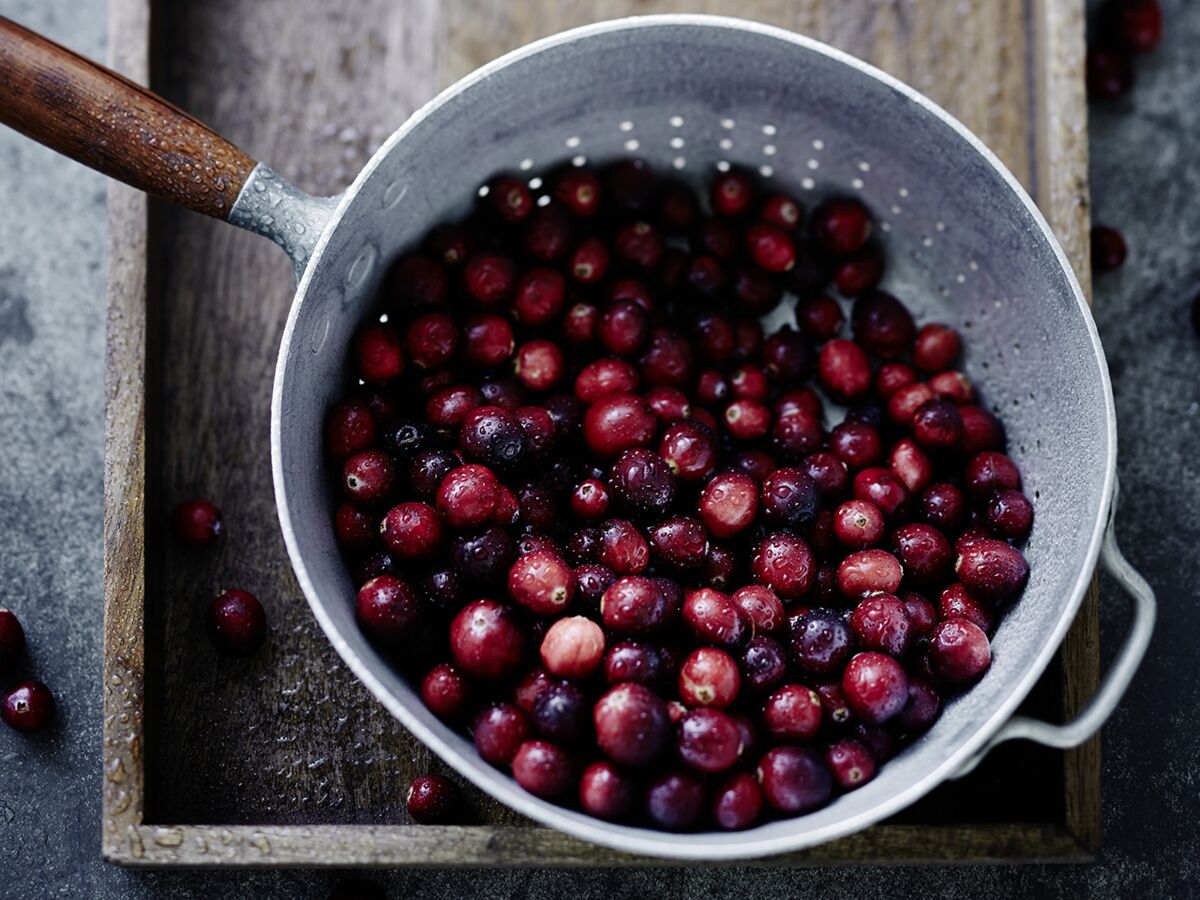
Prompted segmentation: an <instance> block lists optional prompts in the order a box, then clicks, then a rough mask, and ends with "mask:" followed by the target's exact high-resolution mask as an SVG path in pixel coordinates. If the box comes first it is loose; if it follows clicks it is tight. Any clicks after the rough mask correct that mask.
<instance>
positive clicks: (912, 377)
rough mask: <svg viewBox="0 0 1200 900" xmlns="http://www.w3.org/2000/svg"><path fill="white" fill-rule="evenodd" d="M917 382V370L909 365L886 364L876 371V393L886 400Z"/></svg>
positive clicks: (900, 363) (898, 363) (899, 363)
mask: <svg viewBox="0 0 1200 900" xmlns="http://www.w3.org/2000/svg"><path fill="white" fill-rule="evenodd" d="M916 381H917V373H916V370H914V369H913V367H912V366H910V365H909V364H908V363H902V362H886V363H884V364H883V365H882V366H880V367H879V368H878V369H877V370H876V371H875V393H877V394H878V395H879V396H880V397H882V398H883V399H884V400H890V399H891V398H892V395H893V394H895V393H896V392H897V391H898V390H900V389H901V388H904V387H908V386H909V385H910V384H915V383H916Z"/></svg>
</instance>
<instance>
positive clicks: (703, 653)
mask: <svg viewBox="0 0 1200 900" xmlns="http://www.w3.org/2000/svg"><path fill="white" fill-rule="evenodd" d="M741 683H742V678H741V674H740V673H739V672H738V666H737V663H736V662H734V660H733V657H732V656H730V655H729V654H728V653H726V652H725V651H724V650H718V649H716V648H715V647H700V648H699V649H697V650H693V651H692V652H691V654H689V655H688V657H687V658H686V659H685V660H684V661H683V664H682V665H681V666H680V667H679V698H680V699H681V700H682V701H683V702H684V703H686V704H687V705H688V706H712V707H715V708H716V709H725V708H726V707H728V706H729V705H730V704H731V703H733V701H734V700H735V699H736V698H737V695H738V691H739V690H740V689H741Z"/></svg>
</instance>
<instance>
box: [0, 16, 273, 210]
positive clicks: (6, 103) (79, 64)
mask: <svg viewBox="0 0 1200 900" xmlns="http://www.w3.org/2000/svg"><path fill="white" fill-rule="evenodd" d="M0 122H3V123H4V124H5V125H9V126H11V127H13V128H15V129H16V130H17V131H20V132H21V133H22V134H25V135H28V136H29V137H31V138H33V139H34V140H35V141H37V142H39V143H41V144H45V145H46V146H47V147H50V148H52V149H54V150H57V151H58V152H59V153H62V154H65V155H66V156H69V157H71V158H72V159H74V160H78V161H79V162H81V163H83V164H84V165H86V166H91V167H92V168H93V169H96V170H98V171H100V172H103V173H104V174H105V175H109V176H111V177H113V178H116V179H119V180H120V181H123V182H125V183H126V184H128V185H131V186H133V187H135V188H137V189H138V190H142V191H146V192H147V193H150V194H155V195H157V196H159V197H163V198H165V199H167V200H170V201H171V202H172V203H178V204H179V205H181V206H186V207H188V208H189V209H194V210H196V212H202V213H204V214H206V215H209V216H215V217H216V218H218V219H224V218H226V217H228V215H229V210H230V209H231V208H232V207H233V203H234V201H235V200H236V199H237V196H238V193H239V192H240V191H241V189H242V185H243V184H245V183H246V179H247V178H248V177H249V175H250V172H251V170H252V169H253V168H254V165H255V164H254V160H252V159H251V158H250V157H248V156H247V155H246V154H245V153H243V152H242V151H241V150H239V149H238V148H237V147H235V146H234V145H233V144H231V143H229V142H228V141H227V140H225V139H224V138H222V137H221V136H220V135H218V134H216V133H215V132H214V131H212V130H211V129H209V128H208V126H206V125H204V124H202V123H200V122H197V121H196V120H195V119H193V118H192V117H191V116H189V115H188V114H187V113H185V112H183V111H182V110H179V109H177V108H175V107H174V106H172V105H171V104H170V103H168V102H167V101H165V100H163V99H162V98H161V97H158V96H156V95H154V94H152V93H151V92H150V91H148V90H146V89H145V88H143V87H141V86H140V85H136V84H134V83H133V82H131V81H129V80H128V79H126V78H123V77H122V76H120V75H118V74H117V73H116V72H113V71H110V70H109V69H106V68H104V67H103V66H100V65H97V64H96V63H94V62H92V61H91V60H87V59H84V58H83V57H82V56H79V55H78V54H76V53H72V52H71V51H70V50H67V49H66V48H65V47H60V46H59V45H58V44H55V43H54V42H52V41H48V40H46V38H44V37H42V36H41V35H38V34H34V33H33V32H32V31H29V30H27V29H25V28H22V27H21V26H20V25H18V24H16V23H15V22H12V21H10V20H8V19H6V18H4V17H3V16H0Z"/></svg>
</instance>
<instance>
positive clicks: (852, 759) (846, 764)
mask: <svg viewBox="0 0 1200 900" xmlns="http://www.w3.org/2000/svg"><path fill="white" fill-rule="evenodd" d="M825 764H826V765H827V766H829V771H830V772H832V773H833V778H834V780H835V781H836V782H837V783H838V786H839V787H840V788H841V789H842V790H845V791H849V790H853V789H854V788H856V787H859V786H860V785H863V784H866V783H867V782H868V781H870V780H871V779H872V778H873V777H874V776H875V759H874V757H872V756H871V751H870V750H868V749H867V748H866V746H865V745H864V744H863V743H862V742H861V741H857V740H855V739H854V738H842V739H841V740H840V741H835V742H834V743H833V744H830V746H829V749H828V750H826V751H825Z"/></svg>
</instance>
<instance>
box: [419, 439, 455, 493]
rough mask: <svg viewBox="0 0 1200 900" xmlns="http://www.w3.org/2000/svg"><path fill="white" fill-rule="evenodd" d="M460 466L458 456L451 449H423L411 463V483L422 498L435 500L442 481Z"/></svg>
mask: <svg viewBox="0 0 1200 900" xmlns="http://www.w3.org/2000/svg"><path fill="white" fill-rule="evenodd" d="M458 466H459V461H458V457H457V456H455V455H454V453H453V452H451V451H449V450H435V449H431V450H422V451H421V452H419V453H418V454H417V455H416V456H414V457H413V460H412V462H411V463H410V464H409V467H408V481H409V485H410V486H411V487H412V490H413V493H414V494H416V495H417V497H419V498H420V499H422V500H434V499H436V498H437V489H438V488H439V487H441V484H442V481H443V480H445V478H446V476H447V475H449V474H450V473H451V472H452V471H453V470H455V469H457V468H458Z"/></svg>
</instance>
